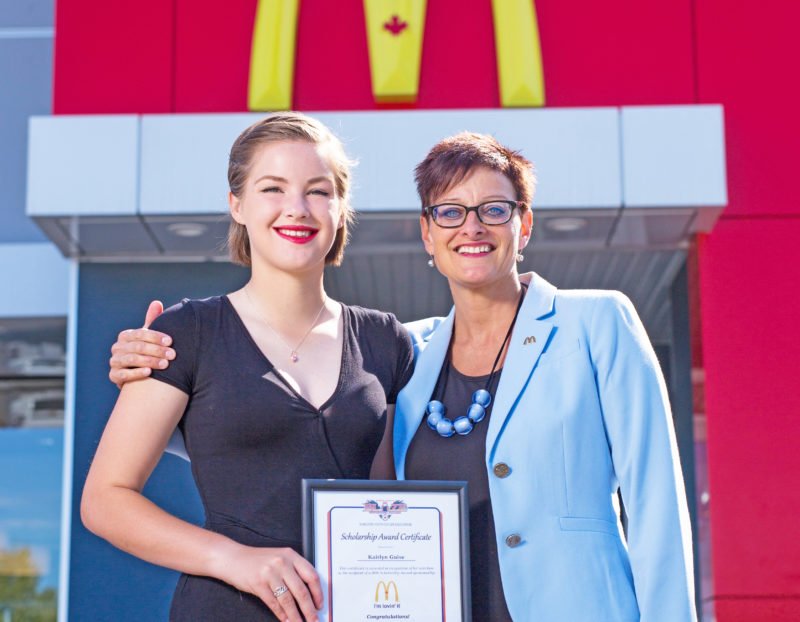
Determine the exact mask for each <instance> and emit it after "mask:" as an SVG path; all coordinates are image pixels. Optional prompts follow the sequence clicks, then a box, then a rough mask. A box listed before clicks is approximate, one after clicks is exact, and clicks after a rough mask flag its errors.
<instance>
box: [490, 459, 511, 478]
mask: <svg viewBox="0 0 800 622" xmlns="http://www.w3.org/2000/svg"><path fill="white" fill-rule="evenodd" d="M492 470H493V471H494V474H495V475H496V476H497V477H500V478H503V477H508V474H509V473H511V469H510V468H509V466H508V465H507V464H506V463H505V462H498V463H497V464H495V465H494V469H492Z"/></svg>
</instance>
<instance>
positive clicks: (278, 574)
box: [215, 543, 322, 622]
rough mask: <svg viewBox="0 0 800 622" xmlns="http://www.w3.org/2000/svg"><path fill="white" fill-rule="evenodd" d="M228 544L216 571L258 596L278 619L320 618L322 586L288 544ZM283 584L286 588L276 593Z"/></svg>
mask: <svg viewBox="0 0 800 622" xmlns="http://www.w3.org/2000/svg"><path fill="white" fill-rule="evenodd" d="M231 544H232V546H231V547H230V549H229V550H228V551H226V552H225V553H224V554H223V555H221V556H220V557H219V560H218V563H219V566H220V569H219V571H218V572H215V575H217V576H218V577H219V578H220V579H222V580H223V581H225V582H227V583H230V584H231V585H232V586H234V587H235V588H237V589H239V590H242V591H243V592H249V593H250V594H254V595H255V596H258V597H259V598H260V599H261V600H262V601H264V603H265V604H266V605H267V607H269V608H270V609H271V610H272V612H273V613H274V614H275V615H276V616H277V617H278V619H279V620H290V621H291V622H303V620H305V621H306V622H317V620H319V616H318V615H317V610H318V609H320V608H322V586H321V585H320V581H319V576H318V575H317V571H316V570H315V569H314V566H312V565H311V563H310V562H309V561H308V560H306V559H305V558H304V557H302V556H300V555H298V554H297V552H295V551H294V550H293V549H290V548H261V547H253V546H243V545H240V544H237V543H231ZM282 586H286V587H287V588H288V589H287V590H284V591H283V593H281V594H279V595H278V596H275V591H276V590H279V588H281V587H282ZM298 610H299V611H298ZM301 613H302V615H301Z"/></svg>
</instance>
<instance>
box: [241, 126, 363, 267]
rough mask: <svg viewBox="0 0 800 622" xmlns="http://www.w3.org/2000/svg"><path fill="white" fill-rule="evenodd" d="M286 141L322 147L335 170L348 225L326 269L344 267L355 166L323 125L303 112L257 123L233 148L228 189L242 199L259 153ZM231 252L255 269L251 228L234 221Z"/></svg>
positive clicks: (340, 233) (339, 232) (336, 240)
mask: <svg viewBox="0 0 800 622" xmlns="http://www.w3.org/2000/svg"><path fill="white" fill-rule="evenodd" d="M282 140H304V141H306V142H309V143H311V144H312V145H317V146H318V147H321V154H322V155H323V157H325V158H326V160H327V162H328V165H329V166H330V167H331V171H332V172H333V186H334V189H335V190H336V198H337V199H338V200H339V208H340V209H341V210H342V212H343V213H344V221H343V222H344V224H343V225H342V226H341V227H340V228H339V229H338V230H337V231H336V237H335V238H334V240H333V245H332V246H331V249H330V250H329V251H328V254H327V255H326V256H325V265H328V266H338V265H339V264H340V263H342V257H343V255H344V247H345V246H346V245H347V241H348V239H349V233H348V226H349V225H352V223H353V220H354V213H353V208H352V207H351V205H350V182H351V179H350V167H351V166H352V164H353V163H352V162H351V161H350V159H349V158H348V157H347V154H345V152H344V147H342V143H341V142H340V141H339V139H338V138H336V136H334V135H333V133H332V132H331V131H330V130H329V129H328V128H327V127H325V126H324V125H323V124H322V123H320V122H319V121H317V120H316V119H314V118H312V117H309V116H308V115H304V114H302V113H299V112H278V113H275V114H272V115H270V116H268V117H265V118H264V119H261V120H260V121H256V122H255V123H253V125H251V126H250V127H248V128H247V129H246V130H245V131H244V132H242V133H241V134H239V136H238V138H237V139H236V140H235V141H233V146H232V147H231V153H230V158H229V159H228V186H229V187H230V189H231V193H232V194H233V195H234V196H235V197H237V198H241V196H242V193H243V192H244V187H245V182H246V181H247V176H248V175H249V174H250V167H251V165H252V162H253V157H254V156H255V154H256V152H257V151H258V150H259V149H260V148H261V147H263V146H264V145H268V144H270V143H276V142H280V141H282ZM228 250H229V251H230V257H231V261H233V262H234V263H237V264H240V265H242V266H250V265H251V263H252V260H251V255H250V239H249V237H248V236H247V228H246V227H245V226H244V225H241V224H239V223H238V222H236V221H235V220H231V224H230V228H229V229H228Z"/></svg>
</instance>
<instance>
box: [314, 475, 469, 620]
mask: <svg viewBox="0 0 800 622" xmlns="http://www.w3.org/2000/svg"><path fill="white" fill-rule="evenodd" d="M467 508H468V505H467V484H466V482H450V481H448V482H444V481H441V482H440V481H400V482H398V481H373V480H309V479H304V480H303V550H304V553H305V556H306V557H307V558H308V559H309V561H311V563H312V564H314V567H315V568H316V569H317V572H318V573H319V577H320V582H321V583H322V591H323V594H324V598H325V602H324V606H323V609H322V611H321V612H320V619H321V620H323V621H324V622H362V621H363V622H381V621H392V622H393V621H402V620H406V621H408V622H450V621H452V622H470V621H471V620H472V616H471V605H470V603H471V601H470V584H469V577H470V571H469V523H468V517H469V514H468V509H467Z"/></svg>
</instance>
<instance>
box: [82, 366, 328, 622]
mask: <svg viewBox="0 0 800 622" xmlns="http://www.w3.org/2000/svg"><path fill="white" fill-rule="evenodd" d="M187 401H188V396H187V395H186V394H185V393H183V392H182V391H180V390H178V389H176V388H175V387H172V386H171V385H168V384H166V383H162V382H159V381H157V380H152V379H148V380H145V381H143V382H135V383H130V384H126V385H125V386H124V387H123V389H122V391H121V392H120V396H119V399H118V400H117V404H116V406H115V407H114V410H113V412H112V413H111V417H110V418H109V421H108V425H107V426H106V429H105V432H104V433H103V436H102V438H101V440H100V444H99V446H98V448H97V453H96V454H95V458H94V461H93V462H92V466H91V468H90V469H89V475H88V477H87V479H86V485H85V487H84V492H83V498H82V500H81V518H82V519H83V522H84V524H85V525H86V527H87V528H88V529H89V530H90V531H92V532H94V533H95V534H97V535H99V536H101V537H103V538H105V539H106V540H108V541H109V542H111V543H112V544H114V545H115V546H117V547H119V548H120V549H122V550H124V551H127V552H129V553H131V554H133V555H135V556H137V557H139V558H141V559H144V560H146V561H149V562H152V563H154V564H159V565H161V566H166V567H168V568H173V569H175V570H179V571H181V572H186V573H189V574H195V575H203V576H210V577H216V578H218V579H220V580H222V581H225V582H227V583H229V584H231V585H233V586H234V587H236V588H238V589H240V590H243V591H246V592H249V593H252V594H255V595H256V596H258V597H259V598H261V599H262V600H263V601H264V602H265V603H266V605H267V606H268V607H270V609H272V611H273V612H274V613H275V614H276V615H277V616H278V617H279V619H281V620H291V621H292V622H301V621H302V620H303V618H302V617H301V616H300V613H299V612H298V611H297V607H299V608H300V610H301V611H302V612H303V615H304V616H305V619H306V620H317V615H316V608H317V607H319V606H321V605H322V591H321V588H320V584H319V578H318V577H317V574H316V571H315V570H314V568H313V566H312V565H311V564H310V563H309V562H307V561H306V560H305V559H303V558H302V557H301V556H300V555H298V554H297V553H296V552H294V551H293V550H291V549H276V548H257V547H248V546H244V545H241V544H239V543H237V542H235V541H233V540H231V539H229V538H227V537H225V536H222V535H220V534H217V533H214V532H211V531H209V530H207V529H203V528H201V527H198V526H196V525H192V524H191V523H187V522H186V521H183V520H181V519H179V518H177V517H175V516H172V515H171V514H169V513H167V512H165V511H164V510H162V509H161V508H159V507H158V506H156V505H155V504H154V503H152V502H151V501H149V500H148V499H147V498H146V497H144V496H143V495H142V494H141V491H142V488H143V487H144V484H145V482H146V481H147V479H148V478H149V476H150V474H151V473H152V471H153V469H154V468H155V466H156V464H157V463H158V460H159V458H160V457H161V454H162V453H163V451H164V447H166V444H167V441H168V440H169V437H170V435H171V433H172V431H173V430H174V429H175V426H176V425H177V423H178V421H179V420H180V418H181V415H182V413H183V411H184V408H185V407H186V404H187ZM283 584H285V585H286V586H287V587H288V588H289V591H288V592H286V593H284V594H283V595H281V596H280V597H279V598H275V596H274V595H273V593H272V592H273V590H274V589H276V588H277V587H279V586H281V585H283ZM295 601H296V602H297V605H295Z"/></svg>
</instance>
